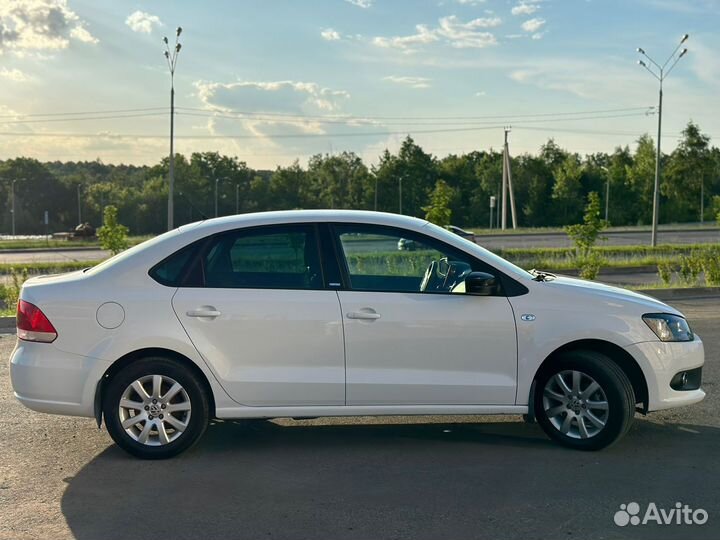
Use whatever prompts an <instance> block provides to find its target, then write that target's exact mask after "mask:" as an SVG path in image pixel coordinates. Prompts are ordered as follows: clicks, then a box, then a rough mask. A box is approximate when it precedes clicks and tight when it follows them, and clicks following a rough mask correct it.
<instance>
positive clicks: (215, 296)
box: [173, 225, 345, 407]
mask: <svg viewBox="0 0 720 540" xmlns="http://www.w3.org/2000/svg"><path fill="white" fill-rule="evenodd" d="M315 230H316V228H315V226H314V225H280V226H271V227H258V228H251V229H238V230H235V231H231V232H228V233H222V234H219V235H217V236H216V237H215V238H214V239H213V240H212V242H211V243H210V245H208V246H207V247H206V248H205V249H204V250H203V253H202V254H201V255H200V260H199V264H201V268H200V272H199V273H200V274H201V275H202V277H201V278H200V279H201V284H200V285H201V286H196V287H181V288H179V289H178V291H177V293H176V294H175V297H174V298H173V307H174V309H175V313H176V314H177V316H178V318H179V319H180V322H181V323H182V325H183V327H184V328H185V330H186V332H187V334H188V336H189V337H190V339H191V340H192V342H193V344H194V345H195V347H196V348H197V350H198V352H199V353H200V354H201V355H202V356H203V357H204V359H205V360H206V362H207V363H208V364H209V365H210V366H211V368H212V370H213V371H214V373H215V375H216V376H217V377H218V379H219V381H220V383H221V384H222V385H223V387H224V388H225V390H226V391H227V392H228V394H229V395H230V396H231V397H232V398H233V399H234V400H235V401H237V402H239V403H241V404H243V405H249V406H276V407H280V406H302V405H344V404H345V360H344V349H343V335H342V321H341V315H340V305H339V302H338V298H337V294H336V293H335V291H331V290H323V289H324V283H323V277H322V271H321V267H320V258H319V255H318V247H317V246H318V244H317V238H316V232H315Z"/></svg>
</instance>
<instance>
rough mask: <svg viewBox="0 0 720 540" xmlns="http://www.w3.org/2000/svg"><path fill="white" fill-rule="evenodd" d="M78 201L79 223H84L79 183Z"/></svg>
mask: <svg viewBox="0 0 720 540" xmlns="http://www.w3.org/2000/svg"><path fill="white" fill-rule="evenodd" d="M77 201H78V225H82V206H81V205H80V184H78V185H77Z"/></svg>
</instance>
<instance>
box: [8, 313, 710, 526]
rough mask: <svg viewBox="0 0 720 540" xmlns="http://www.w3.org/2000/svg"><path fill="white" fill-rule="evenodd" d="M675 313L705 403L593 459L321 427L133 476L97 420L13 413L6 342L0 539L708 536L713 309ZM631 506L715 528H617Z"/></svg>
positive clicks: (511, 443)
mask: <svg viewBox="0 0 720 540" xmlns="http://www.w3.org/2000/svg"><path fill="white" fill-rule="evenodd" d="M676 305H677V306H678V307H679V308H680V309H681V310H683V311H685V313H686V314H687V315H688V316H689V318H690V319H691V322H692V324H693V327H694V329H695V330H696V332H697V333H698V334H699V335H701V336H702V338H703V340H704V342H705V347H706V353H707V364H706V368H705V372H704V373H705V381H704V387H705V389H706V391H708V392H709V395H708V398H707V399H706V400H705V401H704V402H702V403H700V404H698V405H695V406H692V407H688V408H685V409H679V410H676V411H670V412H667V413H657V414H654V415H651V416H650V417H649V418H647V419H640V418H639V419H638V420H637V421H636V422H635V424H634V427H633V428H632V430H631V432H630V433H629V434H628V436H627V437H626V438H625V439H624V440H623V441H621V442H620V443H619V444H617V445H615V446H614V447H612V448H610V449H608V450H605V451H602V452H596V453H581V452H576V451H571V450H566V449H563V448H560V447H558V446H556V445H555V444H553V443H551V442H550V441H549V440H547V439H546V438H545V437H544V435H543V434H542V432H541V431H540V429H539V428H538V427H537V426H536V425H527V424H523V423H522V422H520V421H519V419H518V418H517V417H506V418H497V417H493V418H481V417H480V418H476V417H473V418H457V417H442V418H429V419H410V418H389V419H355V420H349V421H348V420H322V419H321V420H315V421H298V422H294V421H290V420H286V421H276V422H254V423H236V422H216V423H214V424H213V425H212V426H211V427H210V428H209V430H208V432H207V434H206V436H205V438H204V439H203V440H202V441H201V443H200V444H199V445H198V446H196V447H195V448H194V449H193V450H192V451H191V452H188V453H187V454H185V455H183V456H181V457H179V458H176V459H174V460H170V461H163V462H143V461H138V460H135V459H133V458H130V457H129V456H127V455H126V454H124V453H123V452H122V451H121V450H119V449H117V448H116V447H115V446H113V445H112V444H111V441H110V439H109V437H108V435H107V433H106V432H105V431H98V430H97V428H96V427H95V426H94V423H93V421H92V420H90V419H73V418H66V417H52V416H48V415H43V414H39V413H34V412H32V411H29V410H27V409H25V408H23V407H22V406H21V405H19V404H18V403H17V402H15V400H14V399H13V398H12V392H11V389H10V385H9V378H8V365H7V358H8V356H9V354H10V351H11V349H12V346H13V344H14V340H15V338H14V336H8V335H6V336H0V358H2V362H1V363H0V434H1V435H0V538H2V539H6V538H7V539H13V540H19V539H26V538H27V539H30V538H32V539H35V538H52V539H63V538H77V539H81V540H85V539H101V540H104V539H108V540H109V539H129V538H152V539H165V538H167V539H170V538H172V539H173V540H175V539H184V538H212V539H215V538H217V539H229V538H242V539H246V538H247V539H257V538H269V539H305V538H307V539H311V538H317V539H325V538H327V539H341V538H352V539H355V538H357V539H362V540H365V539H378V540H379V539H403V538H408V539H425V538H427V539H438V538H453V539H465V538H523V539H535V538H543V539H544V538H582V539H586V538H648V539H650V538H652V539H662V538H683V539H685V538H718V537H720V413H719V412H718V405H720V399H718V388H717V383H718V380H719V379H720V369H719V368H718V365H719V364H720V309H719V308H720V301H718V300H717V299H715V300H685V301H682V302H676ZM629 502H638V503H640V505H641V507H642V508H643V509H644V508H645V507H646V506H647V505H648V504H649V503H650V502H654V503H656V504H657V505H658V507H662V508H665V509H671V508H673V507H674V505H675V503H676V502H682V503H684V504H688V505H690V506H691V507H693V508H695V509H697V508H702V509H704V510H706V511H707V512H708V514H709V520H708V522H707V524H705V525H704V526H680V525H668V526H657V525H638V526H632V525H628V526H627V527H624V528H623V527H618V526H616V525H615V524H614V522H613V515H614V514H615V512H616V511H618V510H619V506H620V504H623V503H629Z"/></svg>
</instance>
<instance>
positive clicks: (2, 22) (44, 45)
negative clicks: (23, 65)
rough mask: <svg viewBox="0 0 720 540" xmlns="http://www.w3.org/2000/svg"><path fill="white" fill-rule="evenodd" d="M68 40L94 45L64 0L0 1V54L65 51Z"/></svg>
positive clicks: (83, 26)
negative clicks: (9, 51) (8, 52)
mask: <svg viewBox="0 0 720 540" xmlns="http://www.w3.org/2000/svg"><path fill="white" fill-rule="evenodd" d="M71 40H75V41H80V42H83V43H97V42H98V40H97V38H95V37H94V36H93V35H92V34H91V33H90V31H89V30H87V28H85V22H84V21H81V20H80V17H78V15H77V14H76V13H75V12H74V11H72V10H71V9H70V8H69V7H68V6H67V0H0V53H2V52H3V51H5V50H12V51H14V52H15V53H17V54H23V53H24V52H27V51H43V50H57V49H66V48H67V47H68V46H69V45H70V41H71Z"/></svg>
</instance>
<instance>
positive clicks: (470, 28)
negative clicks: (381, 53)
mask: <svg viewBox="0 0 720 540" xmlns="http://www.w3.org/2000/svg"><path fill="white" fill-rule="evenodd" d="M500 24H502V20H501V19H500V18H499V17H484V18H478V19H472V20H470V21H468V22H462V21H461V20H460V19H458V18H457V17H456V16H455V15H450V16H448V17H442V18H441V19H440V20H439V21H438V26H437V27H435V28H430V27H428V26H427V25H424V24H418V25H417V26H416V27H415V30H416V33H415V34H411V35H409V36H395V37H376V38H374V39H373V44H375V45H376V46H378V47H385V48H394V49H400V50H403V51H405V52H413V51H414V50H415V49H416V47H417V46H419V45H426V44H428V43H433V42H436V41H443V42H445V43H447V44H448V45H450V46H451V47H455V48H460V49H463V48H483V47H488V46H490V45H495V44H496V43H497V40H496V39H495V36H494V34H492V33H491V32H488V31H486V30H485V29H488V28H494V27H497V26H500Z"/></svg>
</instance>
